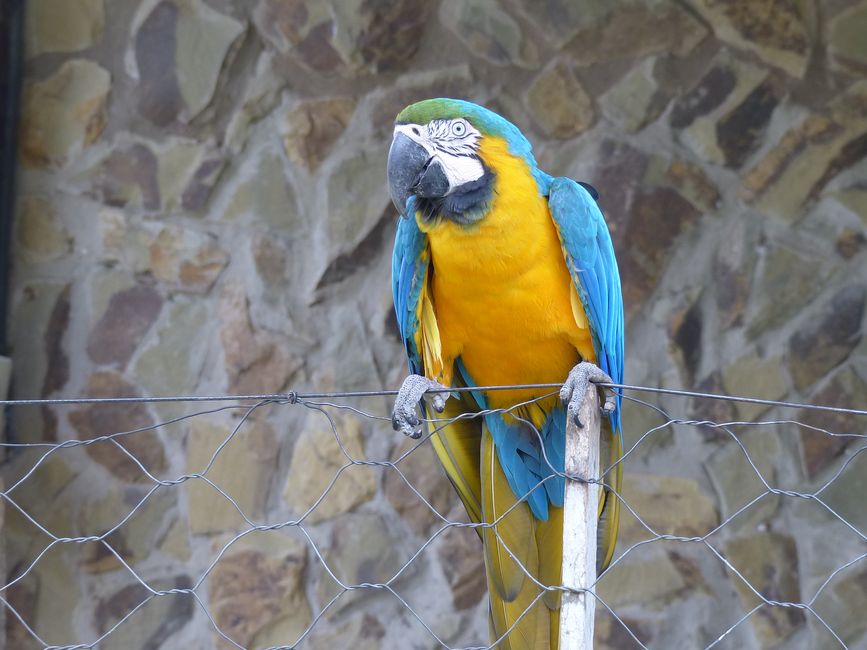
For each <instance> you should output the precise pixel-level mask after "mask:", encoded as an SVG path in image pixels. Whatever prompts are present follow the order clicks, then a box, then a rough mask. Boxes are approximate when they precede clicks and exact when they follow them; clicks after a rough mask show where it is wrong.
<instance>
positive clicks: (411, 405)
mask: <svg viewBox="0 0 867 650" xmlns="http://www.w3.org/2000/svg"><path fill="white" fill-rule="evenodd" d="M443 388H445V386H443V385H442V384H440V383H438V382H436V381H433V380H432V379H428V378H427V377H422V376H420V375H410V376H409V377H407V378H406V379H404V381H403V384H402V385H401V387H400V390H399V391H398V393H397V399H395V401H394V410H393V411H392V416H391V423H392V427H393V428H394V430H395V431H401V432H402V433H403V434H404V435H406V436H408V437H410V438H412V439H413V440H418V439H419V438H421V436H422V431H421V429H420V428H419V427H420V426H421V424H422V420H421V418H419V417H418V414H417V412H416V409H417V408H418V404H419V402H420V401H421V400H422V399H424V397H425V393H427V391H429V390H439V389H443ZM449 397H450V394H449V393H434V394H433V395H431V396H430V403H431V406H432V407H433V409H434V410H435V411H437V412H438V413H442V412H443V410H445V407H446V400H447V399H448V398H449Z"/></svg>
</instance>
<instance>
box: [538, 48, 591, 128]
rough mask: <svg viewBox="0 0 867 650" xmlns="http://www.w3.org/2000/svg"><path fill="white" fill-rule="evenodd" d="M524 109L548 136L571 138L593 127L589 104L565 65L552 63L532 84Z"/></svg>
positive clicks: (573, 75) (582, 90)
mask: <svg viewBox="0 0 867 650" xmlns="http://www.w3.org/2000/svg"><path fill="white" fill-rule="evenodd" d="M527 107H528V108H529V109H530V111H531V113H532V115H533V119H534V120H535V121H536V123H537V124H538V125H539V127H540V128H541V129H542V131H543V132H544V133H545V134H546V135H549V136H553V137H555V138H571V137H574V136H576V135H578V134H579V133H581V132H582V131H586V130H587V129H588V128H590V126H592V124H593V118H594V115H593V104H592V103H591V101H590V97H589V96H588V95H587V92H586V91H585V90H584V88H582V86H581V82H580V81H578V79H577V78H576V77H575V74H574V73H573V72H572V70H571V69H570V67H569V65H568V64H567V63H565V62H563V61H558V62H556V63H555V64H554V65H553V66H551V67H549V68H548V69H546V70H543V71H542V73H541V74H540V75H539V76H538V77H537V78H536V80H535V81H533V85H531V86H530V89H529V90H528V91H527Z"/></svg>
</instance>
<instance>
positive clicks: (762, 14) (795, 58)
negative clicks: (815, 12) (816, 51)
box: [691, 0, 812, 77]
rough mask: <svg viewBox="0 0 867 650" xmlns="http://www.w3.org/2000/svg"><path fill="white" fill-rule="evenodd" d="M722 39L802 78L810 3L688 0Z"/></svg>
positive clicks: (809, 46)
mask: <svg viewBox="0 0 867 650" xmlns="http://www.w3.org/2000/svg"><path fill="white" fill-rule="evenodd" d="M691 4H692V5H693V6H694V7H695V8H696V9H697V10H698V11H699V12H700V13H701V14H702V16H704V18H705V20H707V21H708V23H709V24H711V25H713V29H714V33H715V34H716V36H717V38H719V39H720V40H721V41H723V42H725V43H728V44H730V45H733V46H735V47H738V48H742V49H746V50H750V51H752V52H754V53H755V54H757V55H758V56H759V57H761V58H762V59H763V60H764V61H765V62H767V63H770V64H771V65H775V66H779V67H780V68H782V69H783V70H785V71H786V72H788V73H789V74H790V75H792V76H794V77H803V76H804V73H805V72H806V69H807V61H808V59H809V57H810V52H811V49H812V44H811V42H810V22H811V19H812V14H811V11H810V9H809V7H811V5H810V4H809V3H799V2H796V1H795V0H761V1H759V2H756V1H755V0H723V1H721V2H719V1H715V0H691Z"/></svg>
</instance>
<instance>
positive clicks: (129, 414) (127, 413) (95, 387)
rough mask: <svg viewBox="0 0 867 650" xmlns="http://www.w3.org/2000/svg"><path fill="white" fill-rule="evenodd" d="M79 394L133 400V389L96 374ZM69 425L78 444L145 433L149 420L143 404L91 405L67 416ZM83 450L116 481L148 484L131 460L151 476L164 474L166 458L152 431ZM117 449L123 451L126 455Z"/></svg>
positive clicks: (111, 376)
mask: <svg viewBox="0 0 867 650" xmlns="http://www.w3.org/2000/svg"><path fill="white" fill-rule="evenodd" d="M83 394H84V395H86V396H88V397H136V396H139V395H140V393H139V391H138V390H137V389H136V387H135V386H134V385H132V384H130V383H129V382H128V381H126V380H125V379H124V378H123V377H121V376H120V375H118V374H117V373H114V372H97V373H94V374H93V375H91V376H90V379H89V380H88V382H87V384H86V386H85V387H84V391H83ZM69 423H70V424H71V425H72V427H73V428H74V429H75V431H76V433H77V434H78V437H79V439H81V440H91V439H93V438H98V437H102V436H108V435H111V434H114V433H121V432H125V431H133V430H136V429H145V428H147V427H150V425H152V424H153V418H152V417H151V415H150V413H149V412H148V409H147V407H146V406H145V405H144V404H134V405H123V404H91V405H89V406H85V407H83V408H80V409H76V410H74V411H72V412H70V414H69ZM115 441H116V444H114V443H112V442H111V441H108V440H106V441H102V442H98V443H95V444H92V445H88V446H87V448H86V449H87V453H88V455H90V457H91V458H93V460H94V461H95V462H97V463H99V464H100V465H102V466H103V467H105V468H106V469H107V470H108V471H110V472H111V473H112V474H114V475H115V476H116V477H117V478H119V479H121V480H124V481H137V482H143V481H149V480H150V479H149V478H148V476H147V475H146V474H145V473H144V472H142V470H141V468H139V466H138V464H137V463H136V461H135V460H133V458H131V457H130V455H131V456H132V457H134V458H135V459H137V460H138V462H140V463H141V464H142V465H143V466H144V467H145V468H146V469H147V470H148V471H149V472H150V473H151V474H154V475H157V476H159V475H160V473H161V472H162V471H163V470H165V467H166V458H165V452H164V451H163V445H162V442H161V441H160V439H159V436H157V434H156V432H155V431H154V430H153V429H148V430H144V431H140V432H138V433H136V434H135V435H128V436H120V437H119V438H116V439H115ZM118 446H120V447H122V448H123V449H125V450H126V453H125V452H124V451H123V450H121V449H119V448H118Z"/></svg>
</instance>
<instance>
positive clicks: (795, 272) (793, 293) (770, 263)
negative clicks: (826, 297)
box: [747, 244, 827, 338]
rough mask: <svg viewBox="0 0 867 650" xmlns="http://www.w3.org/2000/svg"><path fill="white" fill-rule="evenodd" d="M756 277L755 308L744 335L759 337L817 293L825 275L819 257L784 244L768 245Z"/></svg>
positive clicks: (794, 312)
mask: <svg viewBox="0 0 867 650" xmlns="http://www.w3.org/2000/svg"><path fill="white" fill-rule="evenodd" d="M768 248H769V250H768V251H767V253H766V255H765V259H764V260H763V264H762V272H761V275H760V277H759V279H758V291H757V293H758V295H759V299H758V304H759V306H758V310H757V311H756V313H754V314H753V315H752V316H751V317H750V318H749V325H748V327H747V335H748V336H750V337H751V338H758V337H759V336H761V335H762V334H764V333H765V332H769V331H774V330H776V329H778V328H779V327H781V326H782V325H784V324H785V323H786V322H788V321H789V320H790V319H791V318H792V317H793V316H794V315H795V314H797V313H798V312H799V311H800V310H802V309H804V308H805V307H806V306H807V305H808V304H809V303H810V302H812V300H813V299H814V298H815V297H816V295H817V294H818V292H819V291H820V290H821V288H822V286H823V285H824V282H825V280H826V278H827V271H826V270H825V268H824V265H823V263H822V260H821V259H818V258H815V257H807V256H806V255H804V254H802V253H800V252H797V251H794V250H792V249H791V248H788V247H786V246H779V245H773V244H772V245H770V246H769V247H768Z"/></svg>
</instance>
